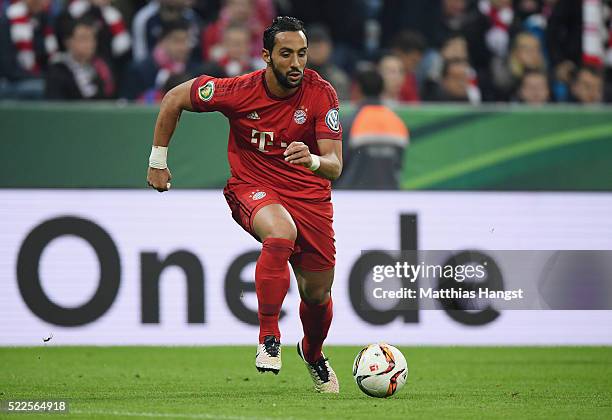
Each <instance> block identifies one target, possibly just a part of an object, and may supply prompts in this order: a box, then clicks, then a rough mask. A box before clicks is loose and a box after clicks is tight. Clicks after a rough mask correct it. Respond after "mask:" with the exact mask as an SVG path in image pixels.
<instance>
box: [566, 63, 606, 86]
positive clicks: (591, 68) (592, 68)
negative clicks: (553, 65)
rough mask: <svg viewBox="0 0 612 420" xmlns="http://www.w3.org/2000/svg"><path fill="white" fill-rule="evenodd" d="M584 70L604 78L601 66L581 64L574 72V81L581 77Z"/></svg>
mask: <svg viewBox="0 0 612 420" xmlns="http://www.w3.org/2000/svg"><path fill="white" fill-rule="evenodd" d="M582 72H586V73H590V74H591V75H592V76H595V77H597V78H600V79H603V72H602V71H601V69H600V68H599V67H595V66H581V67H578V68H576V69H575V70H574V72H573V74H572V83H575V82H576V81H577V80H578V77H580V73H582Z"/></svg>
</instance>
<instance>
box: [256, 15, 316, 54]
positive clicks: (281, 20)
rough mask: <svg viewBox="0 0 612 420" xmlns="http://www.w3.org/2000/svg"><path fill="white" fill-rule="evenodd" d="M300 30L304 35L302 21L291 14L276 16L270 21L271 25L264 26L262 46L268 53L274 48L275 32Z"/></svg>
mask: <svg viewBox="0 0 612 420" xmlns="http://www.w3.org/2000/svg"><path fill="white" fill-rule="evenodd" d="M299 31H302V32H303V33H304V36H306V30H305V29H304V23H303V22H302V21H301V20H299V19H296V18H294V17H291V16H278V17H275V18H274V20H273V21H272V25H270V27H268V28H266V30H265V31H264V33H263V46H264V48H265V49H266V50H268V52H269V53H270V54H272V49H274V39H275V38H276V34H278V33H280V32H299Z"/></svg>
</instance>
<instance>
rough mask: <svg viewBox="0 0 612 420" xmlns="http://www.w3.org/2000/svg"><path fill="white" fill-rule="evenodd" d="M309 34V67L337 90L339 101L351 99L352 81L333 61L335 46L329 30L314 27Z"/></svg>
mask: <svg viewBox="0 0 612 420" xmlns="http://www.w3.org/2000/svg"><path fill="white" fill-rule="evenodd" d="M307 33H308V63H307V65H308V67H309V68H311V69H312V70H314V71H316V72H317V73H319V74H320V75H321V77H322V78H323V79H325V80H327V81H328V82H329V83H331V84H332V86H333V87H334V88H335V89H336V93H337V94H338V99H340V100H345V99H349V97H350V80H349V78H348V76H347V74H346V73H345V72H344V71H343V70H342V69H340V68H339V67H338V66H336V65H335V64H334V63H332V61H331V57H332V51H333V44H332V41H331V38H330V35H329V32H328V31H327V29H326V28H325V27H324V26H322V25H312V26H310V27H309V28H308V30H307Z"/></svg>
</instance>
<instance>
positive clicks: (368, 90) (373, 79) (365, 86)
mask: <svg viewBox="0 0 612 420" xmlns="http://www.w3.org/2000/svg"><path fill="white" fill-rule="evenodd" d="M355 81H356V82H357V85H358V86H359V89H361V92H362V93H363V95H364V96H365V97H366V98H378V97H379V96H380V95H381V94H382V92H383V89H384V81H383V78H382V76H381V75H380V73H378V72H377V71H376V68H375V67H374V66H368V67H367V68H364V69H362V70H359V71H358V72H357V74H356V75H355Z"/></svg>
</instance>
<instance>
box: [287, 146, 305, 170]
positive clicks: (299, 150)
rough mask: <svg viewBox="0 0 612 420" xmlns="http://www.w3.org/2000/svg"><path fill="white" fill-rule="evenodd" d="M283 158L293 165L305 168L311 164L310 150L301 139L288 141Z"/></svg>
mask: <svg viewBox="0 0 612 420" xmlns="http://www.w3.org/2000/svg"><path fill="white" fill-rule="evenodd" d="M284 155H285V160H286V161H287V162H289V163H293V164H294V165H301V166H304V167H305V168H310V166H311V165H312V157H311V156H310V150H309V149H308V146H306V145H305V144H304V143H302V142H301V141H294V142H293V143H290V144H289V146H287V148H286V149H285V153H284Z"/></svg>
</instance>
